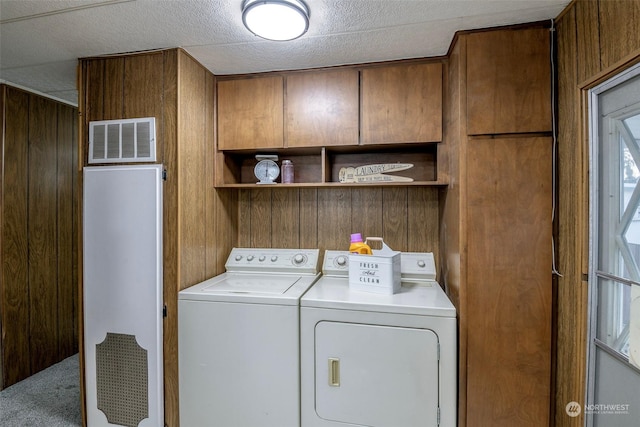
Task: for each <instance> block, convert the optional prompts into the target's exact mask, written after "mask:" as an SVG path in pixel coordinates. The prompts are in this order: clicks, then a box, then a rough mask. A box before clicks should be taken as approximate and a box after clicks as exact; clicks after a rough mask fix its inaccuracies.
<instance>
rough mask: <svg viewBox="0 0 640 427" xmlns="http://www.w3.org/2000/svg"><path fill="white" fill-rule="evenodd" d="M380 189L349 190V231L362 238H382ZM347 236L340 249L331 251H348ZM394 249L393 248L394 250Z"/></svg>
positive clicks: (382, 207)
mask: <svg viewBox="0 0 640 427" xmlns="http://www.w3.org/2000/svg"><path fill="white" fill-rule="evenodd" d="M384 208H385V207H384V206H383V199H382V188H381V187H378V188H357V187H356V188H352V189H351V229H350V230H351V231H350V233H362V237H363V238H366V237H384V236H385V235H384V234H383V229H382V224H383V214H382V212H383V209H384ZM349 242H350V240H349V236H348V235H347V236H346V238H345V239H344V242H343V244H342V246H341V247H336V248H332V249H344V250H346V249H348V248H349V247H348V245H349ZM394 249H395V248H394Z"/></svg>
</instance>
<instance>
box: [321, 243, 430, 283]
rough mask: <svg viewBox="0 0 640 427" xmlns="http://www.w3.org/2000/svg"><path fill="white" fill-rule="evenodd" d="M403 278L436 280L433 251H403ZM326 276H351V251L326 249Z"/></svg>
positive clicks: (324, 270) (324, 266)
mask: <svg viewBox="0 0 640 427" xmlns="http://www.w3.org/2000/svg"><path fill="white" fill-rule="evenodd" d="M400 271H401V273H402V278H403V279H413V280H429V281H434V280H436V263H435V259H434V257H433V253H431V252H401V253H400ZM322 274H323V275H325V276H344V277H347V276H349V251H329V250H328V251H325V253H324V261H323V263H322Z"/></svg>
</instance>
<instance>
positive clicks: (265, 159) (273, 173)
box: [253, 154, 280, 184]
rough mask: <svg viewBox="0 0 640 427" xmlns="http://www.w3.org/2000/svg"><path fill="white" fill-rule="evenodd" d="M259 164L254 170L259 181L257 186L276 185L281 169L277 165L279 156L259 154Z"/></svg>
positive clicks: (257, 157) (257, 158)
mask: <svg viewBox="0 0 640 427" xmlns="http://www.w3.org/2000/svg"><path fill="white" fill-rule="evenodd" d="M256 160H258V163H257V164H256V166H255V167H254V168H253V173H254V175H255V176H256V178H258V179H259V181H258V182H257V184H275V183H276V182H275V181H276V178H278V176H280V167H279V166H278V164H277V163H276V162H277V161H278V156H277V155H275V154H257V155H256Z"/></svg>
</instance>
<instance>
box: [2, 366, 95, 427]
mask: <svg viewBox="0 0 640 427" xmlns="http://www.w3.org/2000/svg"><path fill="white" fill-rule="evenodd" d="M80 425H82V421H81V415H80V372H79V367H78V355H77V354H76V355H74V356H71V357H69V358H67V359H65V360H63V361H62V362H60V363H57V364H55V365H53V366H51V367H50V368H47V369H45V370H44V371H41V372H38V373H37V374H35V375H33V376H31V377H29V378H27V379H26V380H24V381H21V382H19V383H17V384H14V385H12V386H11V387H7V388H6V389H4V390H2V391H0V426H2V427H26V426H33V427H77V426H80Z"/></svg>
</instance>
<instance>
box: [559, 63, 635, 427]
mask: <svg viewBox="0 0 640 427" xmlns="http://www.w3.org/2000/svg"><path fill="white" fill-rule="evenodd" d="M591 101H592V102H591V105H590V107H591V113H592V115H591V117H592V120H591V129H592V132H591V182H590V185H591V224H590V241H591V242H592V246H591V251H590V252H591V256H590V268H589V285H590V299H591V310H590V314H589V315H590V323H591V328H590V336H589V377H588V384H589V390H588V396H587V402H586V404H585V405H584V407H581V406H580V405H579V402H571V404H567V414H568V415H569V416H577V415H578V414H579V413H580V412H579V411H580V410H583V411H584V413H585V415H586V417H585V419H586V421H587V425H588V426H605V427H618V426H619V427H626V426H636V425H638V419H640V396H639V395H638V390H640V313H639V312H640V185H639V184H640V170H639V169H638V167H639V166H640V66H635V67H634V68H632V69H630V70H627V71H626V72H623V73H622V74H621V75H619V76H617V77H614V78H613V79H611V80H609V81H607V82H605V83H603V84H602V85H600V86H598V87H597V88H594V89H593V90H592V91H591ZM634 301H635V302H634Z"/></svg>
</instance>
